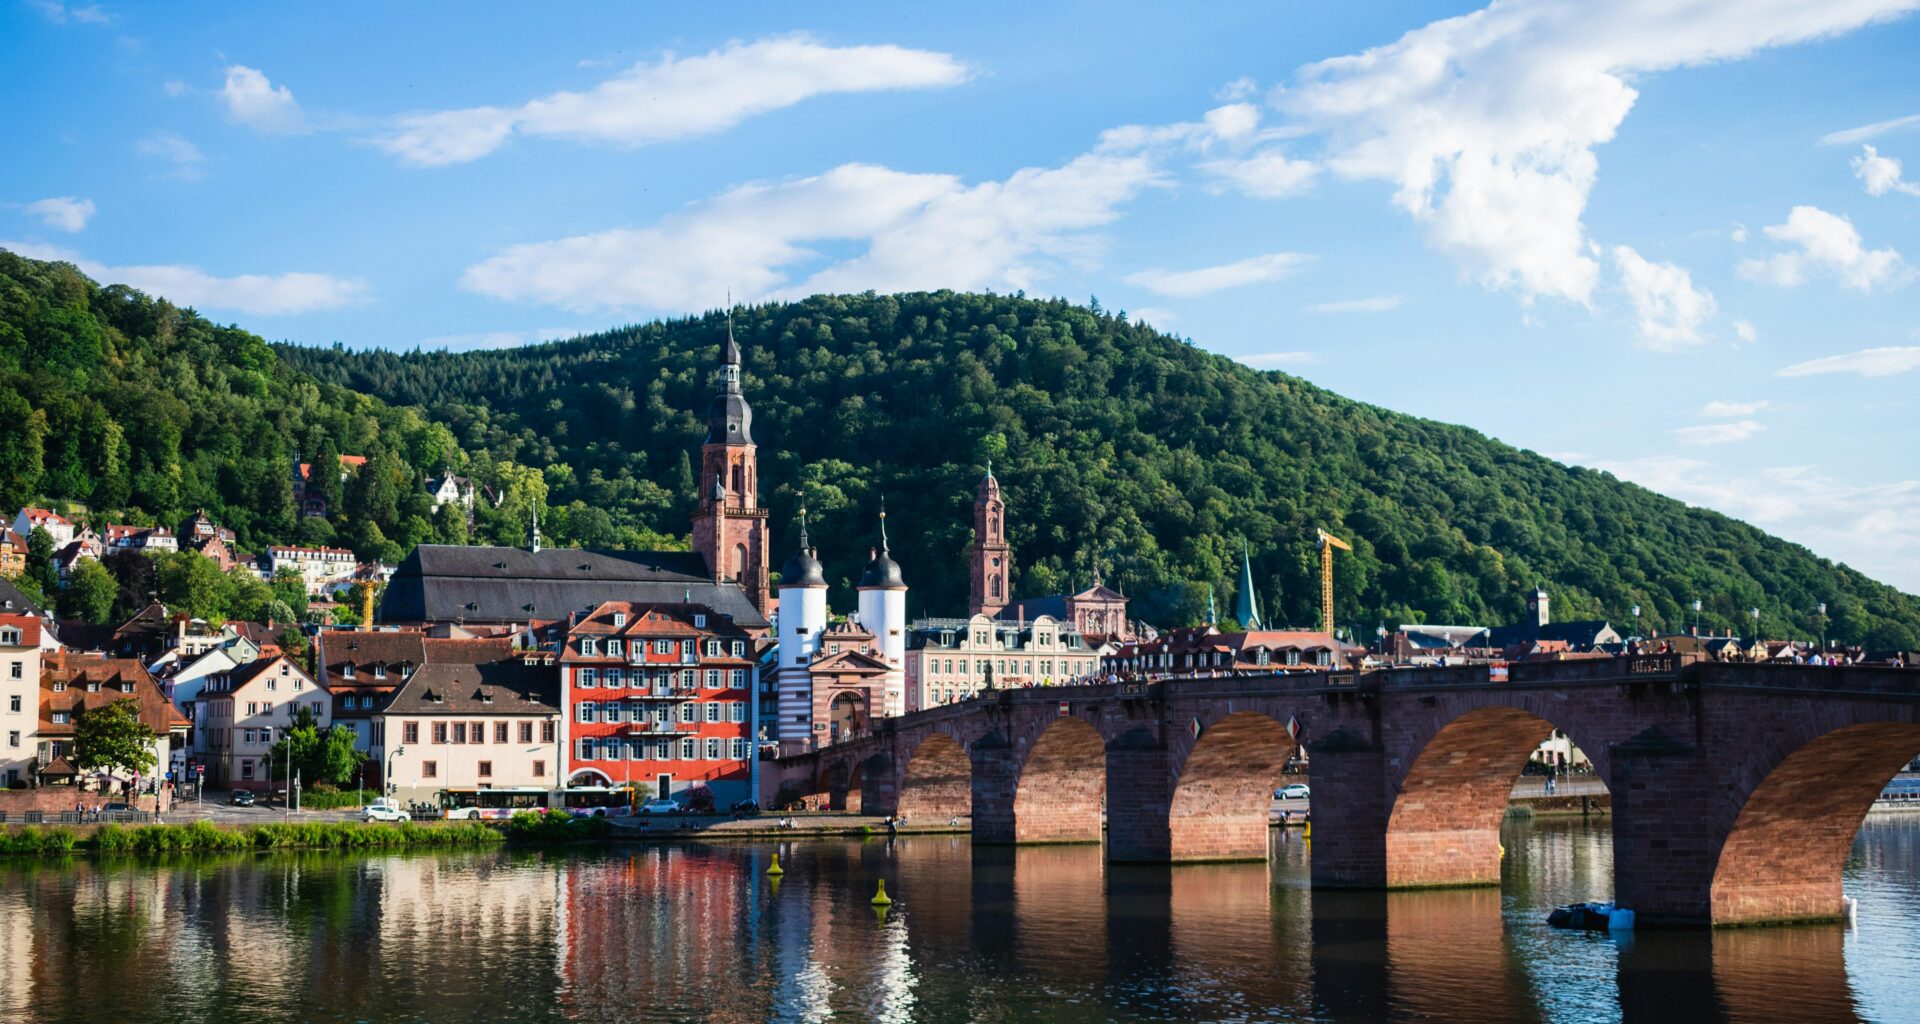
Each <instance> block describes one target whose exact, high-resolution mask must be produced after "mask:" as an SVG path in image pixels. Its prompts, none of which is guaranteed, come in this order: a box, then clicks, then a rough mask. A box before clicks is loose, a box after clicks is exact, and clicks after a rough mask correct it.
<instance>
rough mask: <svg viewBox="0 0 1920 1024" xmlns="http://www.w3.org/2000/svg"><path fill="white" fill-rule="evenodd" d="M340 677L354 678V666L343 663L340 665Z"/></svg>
mask: <svg viewBox="0 0 1920 1024" xmlns="http://www.w3.org/2000/svg"><path fill="white" fill-rule="evenodd" d="M340 678H342V679H352V678H353V666H352V665H342V666H340Z"/></svg>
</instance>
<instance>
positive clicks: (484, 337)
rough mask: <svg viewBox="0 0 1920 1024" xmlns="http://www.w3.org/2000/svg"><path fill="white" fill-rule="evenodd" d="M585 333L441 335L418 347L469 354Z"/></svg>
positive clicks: (568, 330) (563, 330) (548, 330)
mask: <svg viewBox="0 0 1920 1024" xmlns="http://www.w3.org/2000/svg"><path fill="white" fill-rule="evenodd" d="M585 333H587V332H586V331H585V330H582V329H581V328H578V327H541V328H538V329H537V330H531V331H481V332H479V333H476V334H442V335H439V336H438V337H433V338H424V339H422V340H421V341H420V343H419V347H420V348H422V349H426V350H427V351H435V350H438V349H446V350H448V351H451V352H471V351H474V350H476V349H492V348H518V347H520V346H521V345H531V344H535V343H538V342H543V341H559V340H561V339H563V338H576V337H579V336H580V335H582V334H585Z"/></svg>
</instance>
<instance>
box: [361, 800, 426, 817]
mask: <svg viewBox="0 0 1920 1024" xmlns="http://www.w3.org/2000/svg"><path fill="white" fill-rule="evenodd" d="M360 820H361V821H412V820H413V815H411V814H408V813H407V812H406V811H403V810H401V809H400V805H399V804H396V803H394V802H393V801H391V800H387V799H380V800H375V801H374V802H372V803H370V804H368V805H367V807H366V809H365V810H363V811H361V812H360Z"/></svg>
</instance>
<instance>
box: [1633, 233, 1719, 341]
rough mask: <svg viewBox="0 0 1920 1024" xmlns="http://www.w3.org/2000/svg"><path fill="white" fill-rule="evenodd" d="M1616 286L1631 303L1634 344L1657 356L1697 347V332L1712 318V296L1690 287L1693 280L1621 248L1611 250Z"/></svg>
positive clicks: (1667, 265)
mask: <svg viewBox="0 0 1920 1024" xmlns="http://www.w3.org/2000/svg"><path fill="white" fill-rule="evenodd" d="M1613 260H1614V265H1615V266H1616V267H1618V268H1619V271H1620V285H1621V287H1623V288H1625V289H1626V291H1627V297H1628V298H1630V299H1632V300H1633V308H1634V312H1635V313H1636V314H1637V322H1636V327H1637V329H1638V331H1639V339H1638V344H1639V345H1640V346H1641V347H1642V348H1649V349H1653V350H1655V351H1659V352H1671V351H1674V350H1675V349H1681V348H1686V347H1688V346H1690V345H1699V344H1702V343H1704V342H1705V341H1706V340H1707V339H1706V337H1705V336H1704V335H1702V334H1701V333H1700V328H1701V326H1702V325H1704V324H1705V323H1706V322H1707V321H1708V320H1709V319H1711V318H1712V317H1713V314H1714V311H1715V309H1716V306H1715V304H1714V301H1713V296H1712V295H1710V294H1708V293H1707V292H1705V291H1702V290H1701V289H1698V288H1695V287H1694V286H1693V276H1692V275H1691V274H1688V273H1687V271H1686V270H1685V269H1683V268H1681V267H1678V266H1676V265H1674V264H1672V263H1653V262H1650V261H1648V260H1646V259H1644V258H1642V257H1641V255H1640V254H1639V253H1637V252H1635V251H1633V249H1632V248H1630V247H1628V246H1624V245H1616V246H1614V247H1613Z"/></svg>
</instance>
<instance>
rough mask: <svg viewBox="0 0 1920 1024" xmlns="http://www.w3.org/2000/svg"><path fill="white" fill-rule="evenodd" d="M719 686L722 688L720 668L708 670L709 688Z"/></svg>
mask: <svg viewBox="0 0 1920 1024" xmlns="http://www.w3.org/2000/svg"><path fill="white" fill-rule="evenodd" d="M719 688H720V670H719V669H717V668H710V669H708V670H707V689H709V690H717V689H719Z"/></svg>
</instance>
